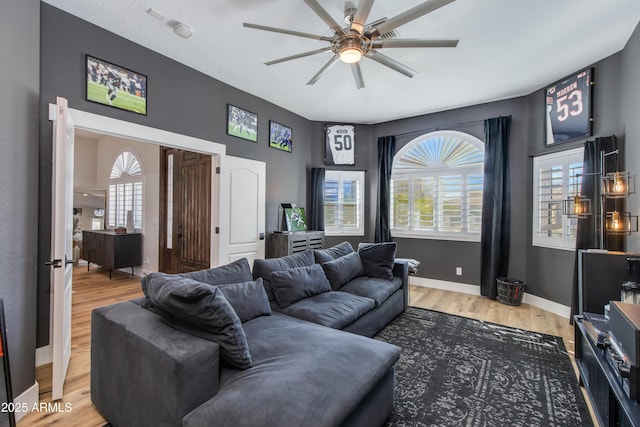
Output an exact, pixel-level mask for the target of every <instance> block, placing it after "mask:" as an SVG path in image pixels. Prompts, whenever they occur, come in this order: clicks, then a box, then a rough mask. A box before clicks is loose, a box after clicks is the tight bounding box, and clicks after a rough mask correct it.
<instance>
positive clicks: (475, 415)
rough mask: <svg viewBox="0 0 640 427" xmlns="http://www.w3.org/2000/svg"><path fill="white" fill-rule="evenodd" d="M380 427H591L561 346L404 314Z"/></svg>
mask: <svg viewBox="0 0 640 427" xmlns="http://www.w3.org/2000/svg"><path fill="white" fill-rule="evenodd" d="M375 338H376V339H379V340H382V341H386V342H389V343H391V344H395V345H397V346H398V347H400V348H402V355H401V357H400V360H399V361H398V362H397V363H396V365H395V370H396V372H395V375H396V376H395V379H396V398H395V409H394V412H393V414H392V415H391V417H390V418H389V420H388V421H387V426H412V427H414V426H469V427H471V426H510V427H517V426H522V427H530V426H541V427H543V426H544V427H547V426H592V425H593V424H592V421H591V417H590V416H589V411H588V409H587V406H586V404H585V401H584V398H583V397H582V394H581V392H580V388H579V385H578V380H577V378H576V376H575V374H574V371H573V368H572V366H571V361H570V360H569V356H568V355H567V352H566V349H565V346H564V343H563V342H562V338H560V337H555V336H552V335H545V334H539V333H535V332H530V331H524V330H520V329H514V328H509V327H505V326H500V325H496V324H493V323H488V322H482V321H479V320H473V319H468V318H465V317H459V316H453V315H449V314H444V313H440V312H437V311H431V310H424V309H420V308H415V307H409V308H407V310H406V311H405V312H404V313H403V314H401V315H400V316H399V317H398V318H396V319H395V320H394V321H393V322H391V323H390V324H389V325H388V326H387V327H386V328H385V329H383V330H382V331H380V333H378V335H376V337H375Z"/></svg>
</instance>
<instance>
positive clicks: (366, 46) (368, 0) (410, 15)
mask: <svg viewBox="0 0 640 427" xmlns="http://www.w3.org/2000/svg"><path fill="white" fill-rule="evenodd" d="M454 1H455V0H427V1H425V2H423V3H420V4H419V5H417V6H415V7H413V8H411V9H409V10H407V11H405V12H402V13H401V14H399V15H396V16H394V17H393V18H390V19H381V20H379V21H376V22H373V23H370V24H367V23H366V22H367V18H368V17H369V12H370V11H371V7H372V6H373V2H374V0H360V4H359V5H358V7H357V8H354V7H349V6H348V5H347V8H346V10H345V23H346V24H347V27H345V28H343V27H342V26H341V25H340V24H338V22H336V20H335V19H333V18H332V17H331V15H329V13H327V11H326V10H325V9H324V8H323V7H322V6H321V5H320V4H319V3H318V2H317V0H304V2H305V3H306V4H307V5H308V6H309V7H310V8H311V9H312V10H313V11H314V12H315V13H316V14H317V15H318V16H319V17H320V19H322V20H323V21H324V22H325V24H327V25H328V26H329V28H330V29H331V31H332V32H333V35H332V36H320V35H316V34H309V33H303V32H300V31H294V30H287V29H284V28H276V27H268V26H265V25H258V24H250V23H247V22H245V23H244V24H243V25H244V26H245V27H246V28H254V29H256V30H263V31H272V32H275V33H282V34H288V35H291V36H297V37H305V38H309V39H314V40H322V41H326V42H329V46H327V47H323V48H321V49H316V50H311V51H308V52H302V53H298V54H296V55H291V56H287V57H285V58H280V59H275V60H273V61H269V62H265V64H266V65H273V64H279V63H281V62H285V61H290V60H292V59H298V58H304V57H306V56H311V55H316V54H319V53H324V52H329V51H331V52H333V54H334V55H333V57H332V58H331V59H330V60H329V62H327V63H326V64H325V65H324V66H323V67H322V68H321V69H320V71H318V73H316V75H315V76H313V77H312V78H311V80H309V82H308V83H307V85H312V84H314V83H315V82H317V81H318V80H319V79H320V77H322V76H323V75H324V74H325V73H326V72H327V71H328V70H329V68H331V67H332V66H333V65H334V64H335V63H336V62H337V61H338V59H340V60H342V61H343V62H345V63H347V64H349V65H350V66H351V71H352V72H353V78H354V79H355V82H356V86H357V88H358V89H362V88H363V87H364V80H363V78H362V71H361V70H360V64H359V62H360V59H362V57H366V58H369V59H372V60H374V61H376V62H378V63H380V64H382V65H385V66H387V67H389V68H391V69H393V70H395V71H397V72H399V73H401V74H404V75H405V76H407V77H413V76H414V75H415V74H416V73H417V71H415V70H413V69H411V68H410V67H408V66H406V65H404V64H402V63H400V62H398V61H396V60H395V59H393V58H390V57H388V56H386V55H384V54H382V53H380V51H379V49H382V48H408V47H456V46H457V45H458V40H428V39H393V38H388V37H389V35H390V34H392V32H393V30H394V29H395V28H397V27H399V26H401V25H404V24H406V23H408V22H411V21H413V20H415V19H417V18H419V17H421V16H423V15H426V14H427V13H430V12H433V11H434V10H436V9H439V8H441V7H443V6H446V5H448V4H449V3H453V2H454Z"/></svg>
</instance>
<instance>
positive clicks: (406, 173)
mask: <svg viewBox="0 0 640 427" xmlns="http://www.w3.org/2000/svg"><path fill="white" fill-rule="evenodd" d="M483 167H484V144H483V143H482V142H481V141H480V140H478V139H477V138H474V137H473V136H471V135H467V134H464V133H461V132H454V131H439V132H432V133H429V134H427V135H423V136H421V137H419V138H416V139H415V140H414V141H412V142H410V143H409V144H407V145H406V146H405V147H404V148H403V149H402V150H400V151H399V152H398V154H396V156H395V158H394V164H393V172H392V175H391V216H390V217H391V232H392V234H393V235H394V236H406V237H429V238H443V239H449V240H474V241H479V240H480V226H481V223H482V191H483V177H484V174H483Z"/></svg>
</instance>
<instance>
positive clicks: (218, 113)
mask: <svg viewBox="0 0 640 427" xmlns="http://www.w3.org/2000/svg"><path fill="white" fill-rule="evenodd" d="M41 14H42V24H41V25H42V27H41V35H42V37H41V45H42V50H41V53H42V57H41V73H40V77H41V92H40V94H41V97H40V163H41V167H40V185H41V187H42V188H43V189H45V188H47V185H48V184H49V183H50V177H51V132H52V130H51V124H50V122H49V121H48V120H47V108H48V107H47V105H48V104H49V103H55V99H56V96H62V97H65V98H67V100H68V101H69V106H70V107H71V108H74V109H78V110H84V111H88V112H91V113H96V114H100V115H103V116H109V117H114V118H117V119H121V120H126V121H129V122H134V123H139V124H142V125H145V126H150V127H154V128H158V129H164V130H167V131H171V132H176V133H180V134H184V135H189V136H193V137H196V138H202V139H205V140H210V141H214V142H217V143H221V144H225V145H226V146H227V154H230V155H232V156H238V157H245V158H249V159H256V160H261V161H263V162H266V164H267V194H266V197H267V206H266V211H267V215H266V231H267V233H268V232H270V231H272V230H274V229H276V227H277V213H278V206H279V205H280V203H282V202H294V203H296V204H298V205H302V206H303V205H305V203H306V197H307V196H306V194H307V192H306V178H305V177H306V170H307V167H308V165H309V164H310V159H311V147H312V143H313V142H314V138H315V140H316V141H317V140H318V138H319V137H320V136H318V135H317V133H318V129H320V130H319V131H320V132H321V126H320V127H319V126H318V124H315V123H313V122H310V121H308V120H306V119H304V118H302V117H300V116H298V115H296V114H293V113H291V112H290V111H287V110H284V109H282V108H280V107H278V106H276V105H274V104H271V103H269V102H266V101H265V100H263V99H260V98H257V97H255V96H253V95H251V94H249V93H246V92H242V91H240V90H238V89H235V88H233V87H231V86H228V85H226V84H224V83H222V82H219V81H217V80H214V79H212V78H210V77H208V76H206V75H204V74H202V73H200V72H198V71H195V70H193V69H191V68H189V67H187V66H185V65H182V64H180V63H177V62H175V61H173V60H170V59H168V58H167V57H164V56H162V55H160V54H158V53H155V52H153V51H151V50H148V49H146V48H143V47H141V46H139V45H137V44H135V43H132V42H131V41H129V40H126V39H124V38H122V37H120V36H118V35H116V34H113V33H110V32H108V31H105V30H103V29H101V28H99V27H97V26H94V25H92V24H90V23H88V22H86V21H83V20H80V19H78V18H76V17H74V16H72V15H69V14H67V13H65V12H63V11H61V10H59V9H56V8H54V7H52V6H50V5H48V4H45V3H42V5H41ZM85 54H90V55H92V56H96V57H98V58H101V59H104V60H106V61H110V62H113V63H115V64H117V65H121V66H123V67H126V68H130V69H132V70H136V71H138V72H141V73H143V74H146V75H147V77H148V84H149V86H148V87H149V92H148V99H147V105H148V114H147V116H146V117H145V116H141V115H138V114H134V113H131V112H127V111H123V110H119V109H116V108H111V107H108V106H104V105H100V104H96V103H93V102H88V101H85V89H84V84H85V73H84V69H85V68H84V67H85ZM36 69H37V68H36ZM227 103H231V104H233V105H236V106H238V107H241V108H244V109H246V110H249V111H252V112H254V113H256V114H258V126H259V128H258V143H253V142H250V141H246V140H243V139H238V138H235V137H232V136H229V135H227V134H226V109H227ZM269 120H275V121H277V122H279V123H282V124H285V125H287V126H289V127H291V128H292V129H293V141H294V142H293V152H292V153H290V154H289V153H286V152H284V151H280V150H276V149H273V148H269V144H268V135H269V129H268V128H269ZM39 197H40V199H39V200H40V215H39V218H38V221H39V222H38V224H39V229H40V233H39V253H38V259H39V261H40V263H41V262H43V261H44V260H45V259H46V258H47V257H48V252H49V247H50V234H51V224H50V221H51V217H50V214H49V212H50V207H51V195H50V192H49V191H48V190H47V191H45V190H43V191H40V196H39ZM48 331H49V273H48V271H46V270H44V269H40V270H39V274H38V345H39V346H42V345H46V344H47V343H48V334H49V332H48Z"/></svg>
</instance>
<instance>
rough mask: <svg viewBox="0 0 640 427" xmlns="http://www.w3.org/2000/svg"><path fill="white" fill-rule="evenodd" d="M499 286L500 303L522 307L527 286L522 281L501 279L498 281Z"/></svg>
mask: <svg viewBox="0 0 640 427" xmlns="http://www.w3.org/2000/svg"><path fill="white" fill-rule="evenodd" d="M496 282H497V285H498V301H499V302H501V303H502V304H507V305H520V303H521V302H522V295H523V294H524V287H525V286H526V284H525V283H524V282H523V281H522V280H518V279H510V278H508V277H499V278H498V279H496Z"/></svg>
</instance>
